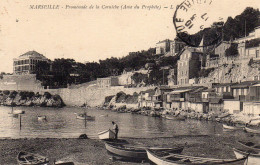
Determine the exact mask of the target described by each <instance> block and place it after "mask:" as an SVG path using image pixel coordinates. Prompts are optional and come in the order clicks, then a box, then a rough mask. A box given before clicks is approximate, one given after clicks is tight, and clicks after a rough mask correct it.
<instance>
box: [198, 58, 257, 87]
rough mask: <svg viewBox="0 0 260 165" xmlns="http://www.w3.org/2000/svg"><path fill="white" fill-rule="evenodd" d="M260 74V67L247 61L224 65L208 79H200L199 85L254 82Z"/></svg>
mask: <svg viewBox="0 0 260 165" xmlns="http://www.w3.org/2000/svg"><path fill="white" fill-rule="evenodd" d="M259 74H260V71H259V67H258V65H257V64H254V63H250V60H247V61H242V62H240V63H231V64H223V65H221V66H219V67H218V68H215V69H214V70H213V71H212V72H211V73H209V75H208V77H206V78H200V80H199V83H214V82H215V83H231V82H233V83H234V82H242V81H253V80H254V78H255V76H258V75H259Z"/></svg>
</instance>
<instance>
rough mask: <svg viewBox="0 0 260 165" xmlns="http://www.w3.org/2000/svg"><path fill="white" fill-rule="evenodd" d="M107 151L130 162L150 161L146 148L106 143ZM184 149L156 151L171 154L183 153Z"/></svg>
mask: <svg viewBox="0 0 260 165" xmlns="http://www.w3.org/2000/svg"><path fill="white" fill-rule="evenodd" d="M105 146H106V149H107V151H109V153H111V154H113V155H115V156H119V157H121V158H125V159H128V160H134V161H139V160H146V159H148V157H147V153H146V150H145V147H142V148H141V147H132V146H126V145H123V144H118V143H112V142H106V143H105ZM183 148H184V147H176V148H156V150H164V151H166V150H167V151H170V152H171V153H181V152H182V150H183Z"/></svg>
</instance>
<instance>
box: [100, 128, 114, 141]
mask: <svg viewBox="0 0 260 165" xmlns="http://www.w3.org/2000/svg"><path fill="white" fill-rule="evenodd" d="M115 136H116V133H115V132H113V131H112V130H110V129H108V130H105V131H102V132H99V133H98V137H99V139H101V140H104V139H115Z"/></svg>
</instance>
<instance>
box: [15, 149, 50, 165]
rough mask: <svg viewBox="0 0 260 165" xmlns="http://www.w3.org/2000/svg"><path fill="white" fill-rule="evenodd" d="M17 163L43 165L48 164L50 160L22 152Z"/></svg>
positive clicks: (21, 164)
mask: <svg viewBox="0 0 260 165" xmlns="http://www.w3.org/2000/svg"><path fill="white" fill-rule="evenodd" d="M17 162H18V164H19V165H43V164H47V163H48V162H49V159H48V158H46V157H44V156H41V155H38V154H33V153H29V152H25V151H21V152H20V153H19V154H18V155H17Z"/></svg>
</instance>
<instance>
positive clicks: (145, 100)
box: [138, 89, 156, 108]
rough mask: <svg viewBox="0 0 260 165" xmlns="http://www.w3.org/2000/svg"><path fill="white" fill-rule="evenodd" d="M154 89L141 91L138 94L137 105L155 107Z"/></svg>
mask: <svg viewBox="0 0 260 165" xmlns="http://www.w3.org/2000/svg"><path fill="white" fill-rule="evenodd" d="M154 95H155V89H148V90H146V91H141V92H140V93H139V96H138V107H140V108H143V107H149V108H154V107H156V105H155V103H156V99H155V97H154Z"/></svg>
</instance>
